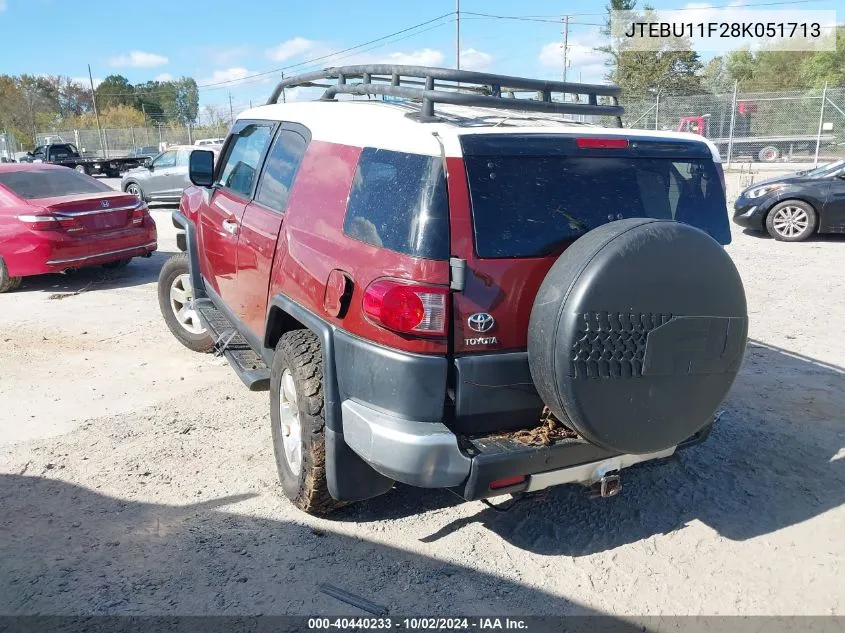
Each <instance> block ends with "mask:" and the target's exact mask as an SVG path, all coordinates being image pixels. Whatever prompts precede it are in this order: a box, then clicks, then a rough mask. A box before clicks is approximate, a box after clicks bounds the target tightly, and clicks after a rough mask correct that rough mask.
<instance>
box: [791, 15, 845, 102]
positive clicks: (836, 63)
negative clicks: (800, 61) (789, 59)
mask: <svg viewBox="0 0 845 633" xmlns="http://www.w3.org/2000/svg"><path fill="white" fill-rule="evenodd" d="M829 37H835V38H836V50H833V51H819V52H817V53H815V54H814V55H813V56H812V57H810V58H809V59H808V60H807V61H806V62H805V63H804V65H803V67H802V68H801V75H802V77H803V78H804V81H805V83H806V84H807V85H809V86H813V87H815V88H821V87H822V86H824V84H826V83H828V84H831V85H833V86H845V26H840V27H838V28H837V29H836V34H835V35H830V36H829Z"/></svg>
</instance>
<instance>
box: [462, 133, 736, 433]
mask: <svg viewBox="0 0 845 633" xmlns="http://www.w3.org/2000/svg"><path fill="white" fill-rule="evenodd" d="M586 139H588V140H587V141H586V142H585V140H584V139H583V138H579V137H576V136H575V135H565V134H465V135H462V137H461V145H462V150H463V158H450V159H448V170H449V202H450V216H451V243H452V255H453V257H457V258H460V259H463V260H465V261H466V273H465V287H464V289H463V291H462V292H456V293H455V294H454V298H453V303H452V318H453V324H452V325H453V328H452V332H453V341H452V344H453V349H454V352H455V355H456V356H457V357H458V358H457V361H456V363H457V367H458V384H457V392H458V394H457V395H458V399H457V403H456V405H457V411H456V414H457V420H458V422H457V425H458V426H459V427H463V428H464V429H465V430H466V429H467V427H469V428H470V430H471V429H474V428H479V430H480V427H484V430H488V431H489V430H492V428H506V427H509V426H510V427H512V426H515V425H516V426H518V425H524V424H527V423H528V422H529V420H522V421H521V420H520V416H519V415H518V413H519V409H520V408H523V409H524V408H525V407H529V406H535V405H537V404H538V403H537V401H536V394H535V393H534V394H533V396H532V393H533V391H534V390H533V383H532V381H531V377H530V372H529V371H528V364H527V354H526V351H527V334H528V322H529V319H530V317H531V309H532V306H533V303H534V298H535V296H536V294H537V290H538V289H539V287H540V284H541V283H542V282H543V279H544V278H545V276H546V273H547V272H548V270H549V268H551V266H552V264H553V263H554V262H555V260H556V259H557V257H558V256H559V255H560V254H561V253H562V252H563V251H564V250H565V249H566V247H567V246H569V245H570V244H572V242H574V241H575V240H576V239H577V238H578V237H580V236H581V235H583V234H584V233H586V232H587V231H589V230H591V229H594V228H596V227H597V226H599V225H601V224H605V223H607V222H610V221H614V220H618V219H623V218H631V217H660V218H674V219H676V220H679V221H683V222H687V223H689V224H692V225H694V226H696V227H698V228H701V229H702V230H705V231H706V232H708V233H709V234H710V235H711V236H712V237H714V238H715V239H716V240H717V241H719V242H721V243H723V244H724V243H728V242H729V241H730V228H729V224H728V215H727V207H726V203H725V196H724V190H723V185H722V182H721V180H720V175H719V169H720V168H719V167H718V166H717V165H716V164H714V162H713V157H712V155H711V153H710V150H709V149H708V147H707V146H706V145H705V144H703V143H700V142H695V141H686V140H680V139H678V140H675V139H665V138H641V137H632V138H631V139H630V140H629V139H627V138H626V137H624V136H607V137H604V136H603V137H596V136H588V137H586ZM562 291H565V289H562ZM505 352H507V353H505ZM485 385H487V386H488V387H490V388H491V389H484V388H483V387H484V386H485ZM503 387H509V389H507V388H505V389H503ZM461 392H462V393H461ZM497 392H498V393H497ZM500 397H502V398H506V399H507V400H508V402H512V403H513V406H509V408H510V409H511V413H513V414H514V415H504V416H495V415H492V416H491V413H492V412H493V410H494V407H495V406H498V405H495V404H494V401H495V400H497V399H498V398H500ZM518 402H522V403H523V404H518ZM539 404H540V405H541V403H539ZM523 413H524V411H523ZM497 418H498V419H497ZM536 420H537V418H536V417H533V420H531V421H533V422H536ZM491 427H492V428H491Z"/></svg>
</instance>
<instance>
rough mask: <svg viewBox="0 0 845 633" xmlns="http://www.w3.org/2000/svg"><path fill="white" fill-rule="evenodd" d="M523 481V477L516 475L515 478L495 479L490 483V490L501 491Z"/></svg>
mask: <svg viewBox="0 0 845 633" xmlns="http://www.w3.org/2000/svg"><path fill="white" fill-rule="evenodd" d="M524 481H525V475H516V476H515V477H505V478H504V479H496V480H495V481H491V482H490V490H501V489H502V488H510V487H511V486H516V485H518V484H521V483H522V482H524Z"/></svg>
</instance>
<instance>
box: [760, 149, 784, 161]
mask: <svg viewBox="0 0 845 633" xmlns="http://www.w3.org/2000/svg"><path fill="white" fill-rule="evenodd" d="M757 158H759V159H760V160H761V161H763V162H764V163H773V162H774V161H776V160H777V159H778V158H780V150H779V149H778V148H777V147H775V146H774V145H767V146H766V147H764V148H763V149H761V150H760V153H759V154H757Z"/></svg>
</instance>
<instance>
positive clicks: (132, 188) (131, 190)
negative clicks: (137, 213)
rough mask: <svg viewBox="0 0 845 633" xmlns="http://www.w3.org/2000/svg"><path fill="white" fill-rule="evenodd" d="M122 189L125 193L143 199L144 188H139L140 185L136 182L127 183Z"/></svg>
mask: <svg viewBox="0 0 845 633" xmlns="http://www.w3.org/2000/svg"><path fill="white" fill-rule="evenodd" d="M123 190H124V191H125V192H126V193H128V194H131V195H133V196H135V197H136V198H138V199H140V200H143V199H144V190H143V189H141V185H139V184H138V183H137V182H130V183H127V184H126V186H125V187H124V188H123Z"/></svg>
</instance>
